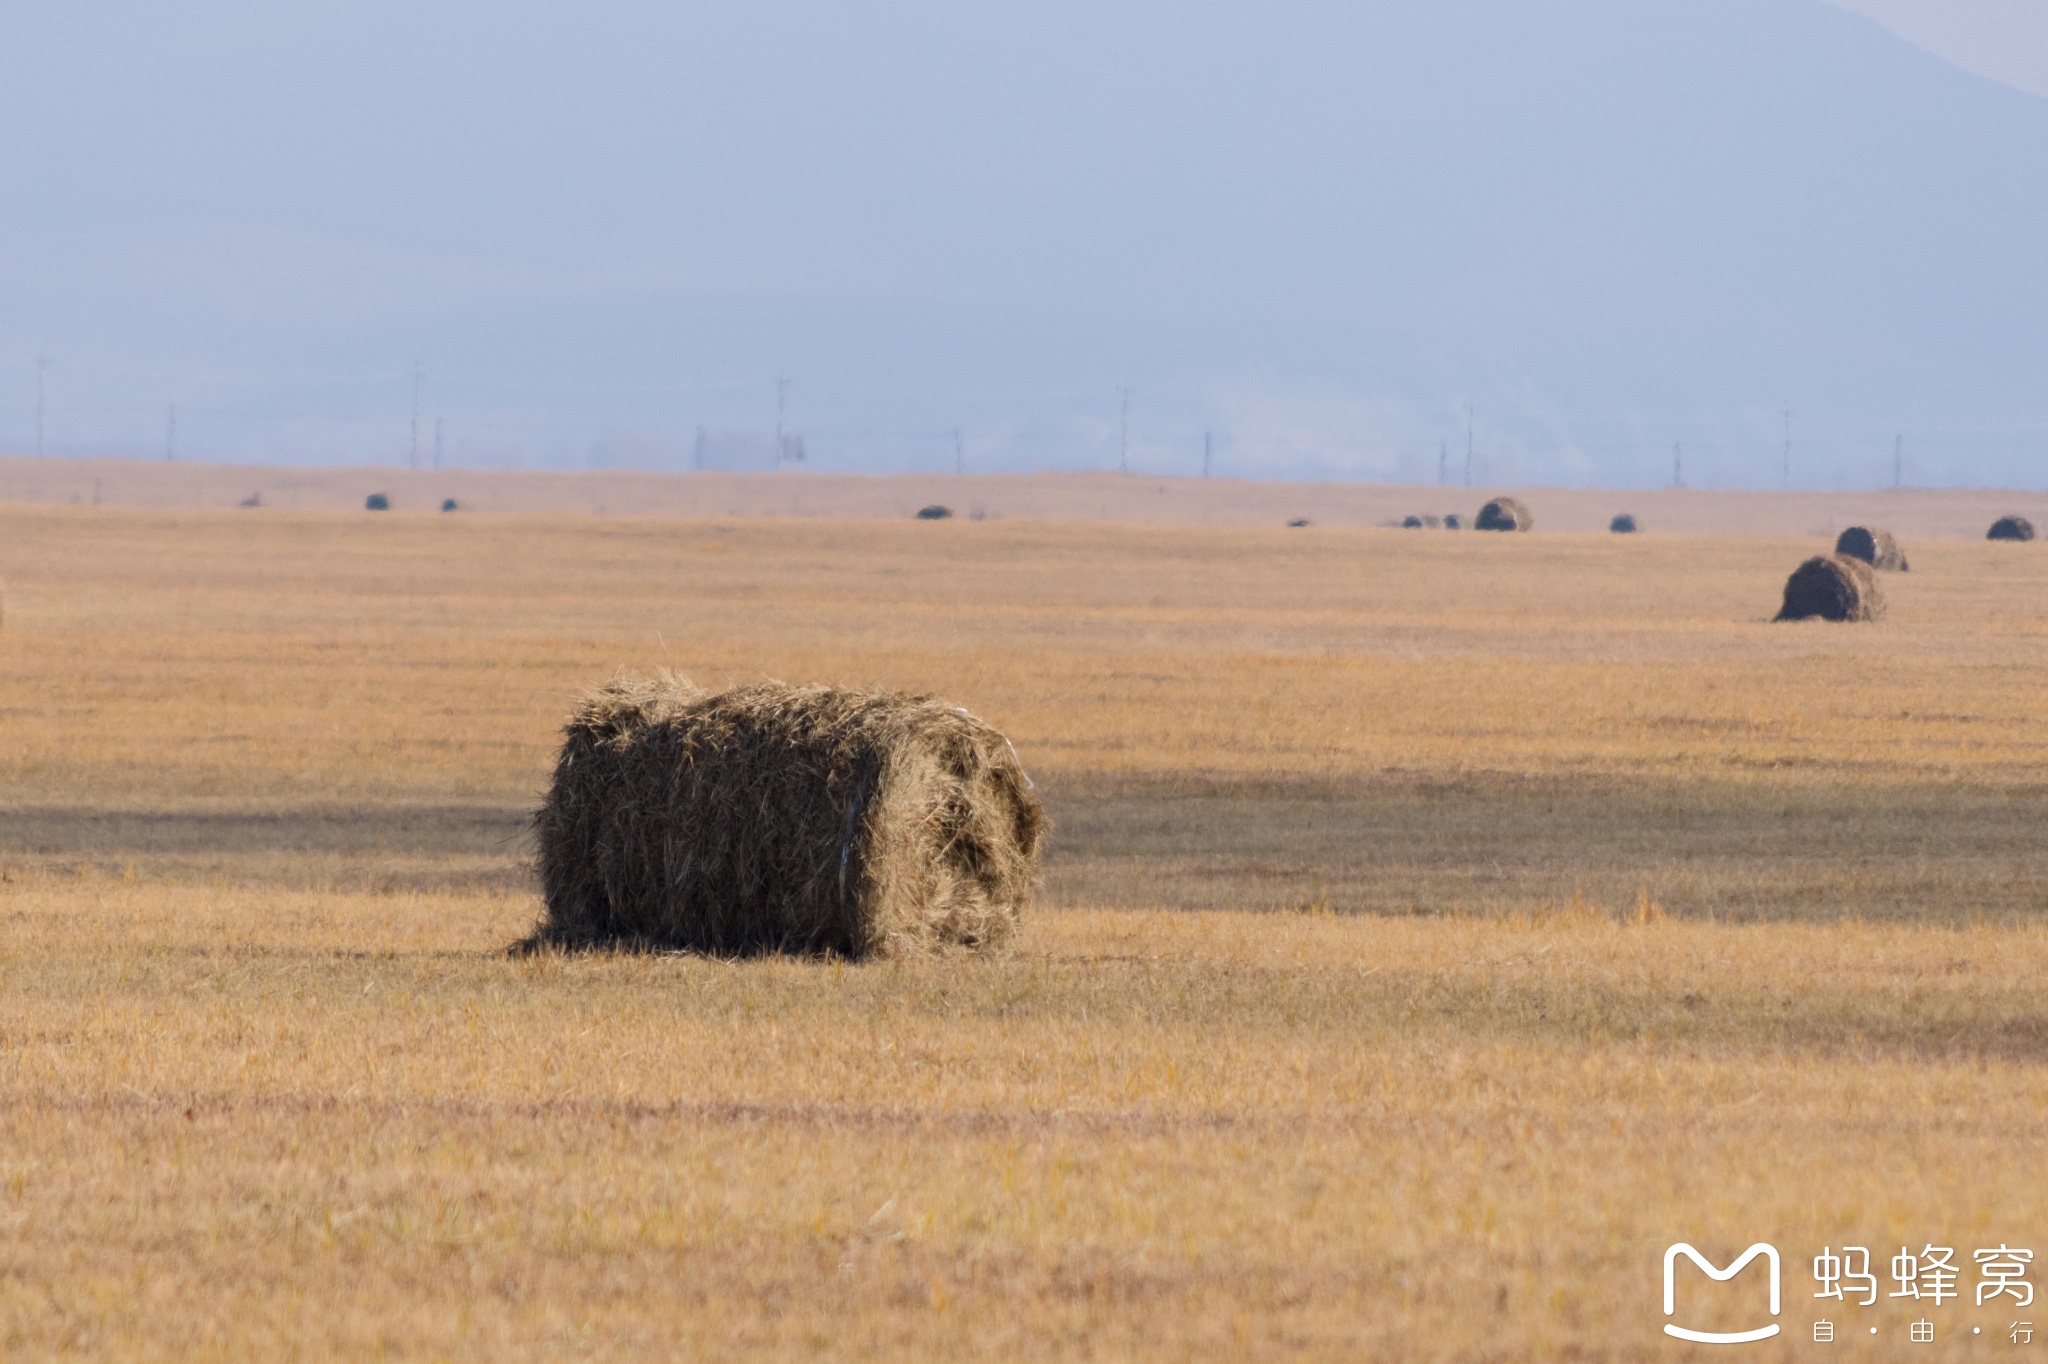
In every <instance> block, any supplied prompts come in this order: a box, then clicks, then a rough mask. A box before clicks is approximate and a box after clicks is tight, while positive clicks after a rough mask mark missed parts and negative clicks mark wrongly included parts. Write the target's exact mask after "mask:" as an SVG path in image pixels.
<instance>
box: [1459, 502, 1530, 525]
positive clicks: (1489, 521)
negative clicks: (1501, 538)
mask: <svg viewBox="0 0 2048 1364" xmlns="http://www.w3.org/2000/svg"><path fill="white" fill-rule="evenodd" d="M1534 524H1535V522H1534V521H1532V520H1531V519H1530V517H1529V509H1528V508H1527V507H1525V506H1523V505H1522V504H1521V503H1520V502H1519V501H1517V500H1516V499H1514V498H1512V497H1496V498H1494V499H1493V501H1491V502H1489V503H1487V504H1486V505H1485V506H1483V507H1481V508H1480V509H1479V519H1478V520H1476V521H1474V522H1473V523H1472V528H1473V529H1474V530H1527V529H1529V527H1531V526H1532V525H1534Z"/></svg>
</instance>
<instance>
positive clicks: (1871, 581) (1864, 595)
mask: <svg viewBox="0 0 2048 1364" xmlns="http://www.w3.org/2000/svg"><path fill="white" fill-rule="evenodd" d="M1883 618H1884V594H1883V593H1882V592H1881V591H1880V590H1879V589H1878V586H1877V572H1876V570H1874V569H1872V568H1871V566H1870V565H1869V564H1866V563H1864V562H1863V561H1862V560H1861V559H1851V558H1849V557H1847V556H1846V555H1841V554H1816V555H1815V556H1814V557H1813V558H1811V559H1808V560H1807V561H1806V562H1805V563H1803V564H1801V565H1799V567H1797V568H1795V569H1793V570H1792V576H1791V577H1790V578H1787V579H1786V580H1785V604H1784V605H1783V606H1782V607H1780V608H1779V610H1778V614H1777V616H1776V617H1775V619H1778V620H1841V621H1849V620H1882V619H1883Z"/></svg>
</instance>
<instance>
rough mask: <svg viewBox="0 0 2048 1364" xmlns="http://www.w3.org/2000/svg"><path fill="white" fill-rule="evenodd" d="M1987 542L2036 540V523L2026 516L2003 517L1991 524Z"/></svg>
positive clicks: (1986, 536)
mask: <svg viewBox="0 0 2048 1364" xmlns="http://www.w3.org/2000/svg"><path fill="white" fill-rule="evenodd" d="M1984 538H1985V539H1987V540H2031V539H2033V538H2034V523H2033V522H2032V521H2029V520H2027V518H2026V517H2024V516H2001V517H1999V518H1998V519H1997V520H1996V521H1993V522H1992V523H1991V529H1990V531H1989V532H1988V533H1987V534H1986V535H1985V536H1984Z"/></svg>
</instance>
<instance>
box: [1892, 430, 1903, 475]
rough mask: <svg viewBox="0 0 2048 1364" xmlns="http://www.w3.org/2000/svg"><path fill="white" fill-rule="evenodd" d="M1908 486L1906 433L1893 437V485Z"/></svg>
mask: <svg viewBox="0 0 2048 1364" xmlns="http://www.w3.org/2000/svg"><path fill="white" fill-rule="evenodd" d="M1905 486H1906V433H1905V432H1903V431H1901V432H1899V433H1898V434H1897V435H1895V436H1893V437H1892V487H1894V488H1903V487H1905Z"/></svg>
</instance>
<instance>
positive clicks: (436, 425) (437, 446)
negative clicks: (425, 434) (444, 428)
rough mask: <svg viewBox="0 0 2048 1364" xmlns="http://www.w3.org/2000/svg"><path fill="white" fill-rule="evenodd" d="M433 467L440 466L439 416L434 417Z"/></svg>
mask: <svg viewBox="0 0 2048 1364" xmlns="http://www.w3.org/2000/svg"><path fill="white" fill-rule="evenodd" d="M434 467H435V468H436V469H438V468H440V467H441V418H439V417H435V418H434Z"/></svg>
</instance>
